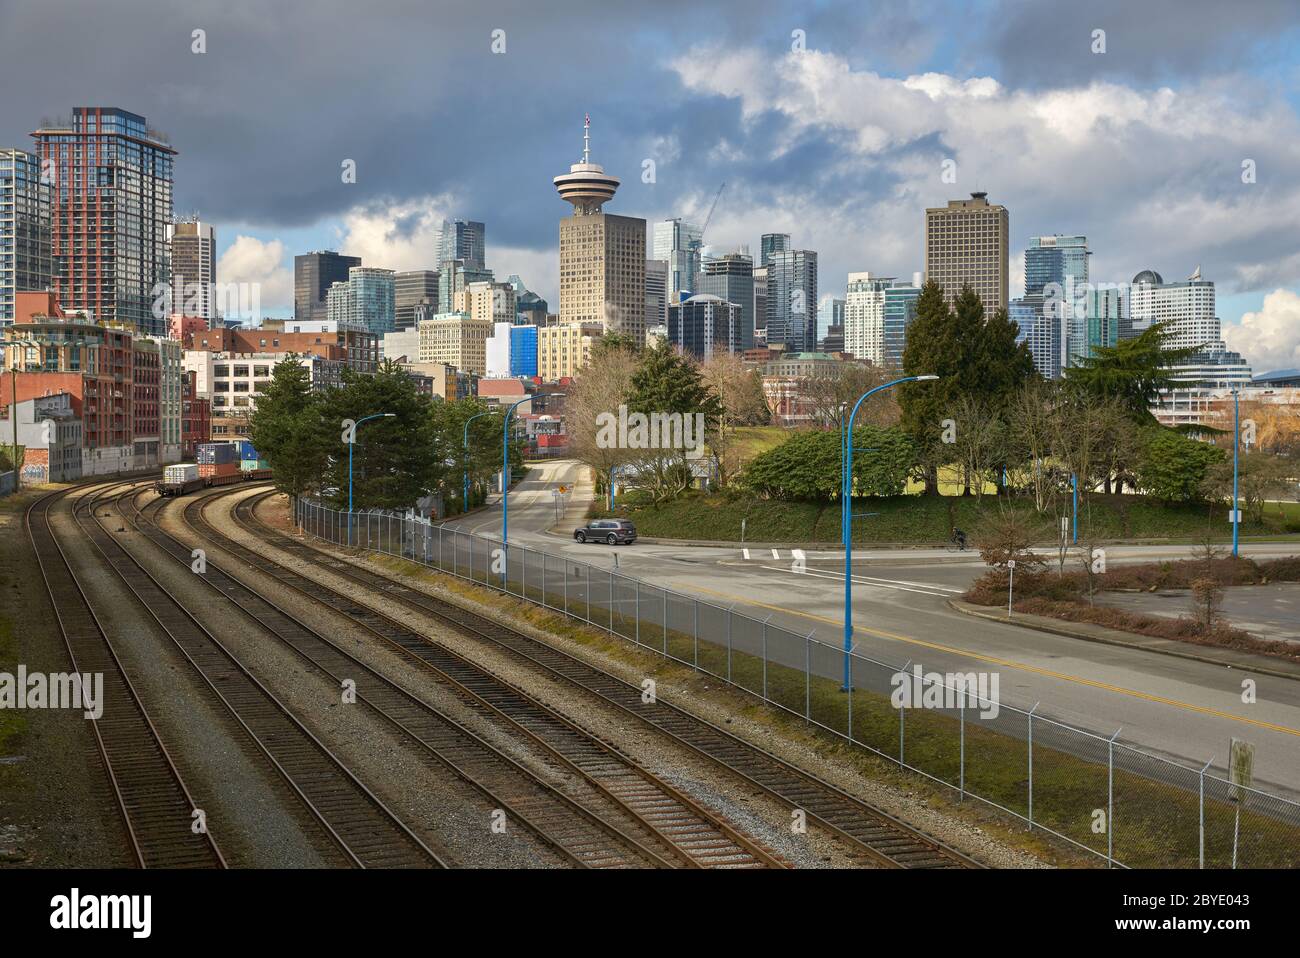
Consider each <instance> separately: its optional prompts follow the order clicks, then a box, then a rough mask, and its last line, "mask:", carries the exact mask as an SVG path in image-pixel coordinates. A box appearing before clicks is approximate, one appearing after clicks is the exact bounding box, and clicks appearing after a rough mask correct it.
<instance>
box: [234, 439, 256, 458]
mask: <svg viewBox="0 0 1300 958" xmlns="http://www.w3.org/2000/svg"><path fill="white" fill-rule="evenodd" d="M237 445H238V446H239V458H240V459H256V458H257V450H256V449H254V448H253V444H252V443H251V442H249V441H248V440H247V439H241V440H239V442H238V444H237Z"/></svg>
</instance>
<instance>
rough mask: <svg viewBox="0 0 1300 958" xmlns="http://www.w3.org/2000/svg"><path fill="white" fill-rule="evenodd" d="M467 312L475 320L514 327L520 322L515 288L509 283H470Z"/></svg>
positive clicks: (466, 295)
mask: <svg viewBox="0 0 1300 958" xmlns="http://www.w3.org/2000/svg"><path fill="white" fill-rule="evenodd" d="M465 312H467V313H469V314H470V315H471V316H473V317H474V318H475V319H486V320H487V321H488V322H489V323H507V324H509V325H511V326H513V325H514V324H515V323H516V322H517V320H518V317H517V315H516V312H515V288H514V287H513V286H511V285H510V284H509V283H486V282H484V283H470V284H469V285H468V286H467V287H465ZM489 375H490V374H489Z"/></svg>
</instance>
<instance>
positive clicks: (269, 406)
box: [249, 355, 327, 496]
mask: <svg viewBox="0 0 1300 958" xmlns="http://www.w3.org/2000/svg"><path fill="white" fill-rule="evenodd" d="M320 405H321V397H320V395H319V394H318V393H315V392H313V391H312V388H311V373H310V372H309V371H308V370H307V368H306V367H305V366H303V365H302V363H300V362H299V361H298V359H297V357H296V356H292V355H290V356H286V357H285V358H284V359H282V360H280V362H278V363H276V365H275V369H274V370H272V373H271V380H270V382H269V383H268V385H267V387H266V390H265V391H264V392H262V393H259V394H258V396H257V405H256V407H255V409H254V410H253V414H252V416H250V417H249V425H250V436H251V439H252V442H253V446H254V447H255V448H256V449H257V451H258V454H259V455H260V456H262V457H263V458H264V459H266V460H267V461H268V462H270V463H271V467H272V469H273V470H274V476H275V484H276V487H277V488H279V489H281V490H282V491H284V492H287V493H289V494H290V495H293V496H300V495H302V494H303V493H304V492H307V491H308V490H309V489H312V488H314V487H315V486H316V485H317V483H318V481H319V479H320V476H321V473H322V472H323V471H324V468H325V462H326V448H327V443H326V440H325V437H324V435H323V432H322V429H321V417H320Z"/></svg>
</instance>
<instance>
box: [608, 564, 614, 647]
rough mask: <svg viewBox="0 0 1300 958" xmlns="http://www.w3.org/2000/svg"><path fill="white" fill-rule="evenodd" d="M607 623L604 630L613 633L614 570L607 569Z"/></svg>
mask: <svg viewBox="0 0 1300 958" xmlns="http://www.w3.org/2000/svg"><path fill="white" fill-rule="evenodd" d="M608 611H609V623H608V625H607V626H606V630H607V631H608V632H609V634H610V635H613V634H614V570H613V569H610V570H609V610H608Z"/></svg>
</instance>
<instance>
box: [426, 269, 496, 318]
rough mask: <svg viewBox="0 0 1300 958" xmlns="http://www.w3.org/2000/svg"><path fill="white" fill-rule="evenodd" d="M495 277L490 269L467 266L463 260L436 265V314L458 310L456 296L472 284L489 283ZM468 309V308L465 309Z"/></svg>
mask: <svg viewBox="0 0 1300 958" xmlns="http://www.w3.org/2000/svg"><path fill="white" fill-rule="evenodd" d="M494 278H495V277H494V276H493V274H492V270H490V269H480V268H479V267H477V266H467V265H466V264H465V262H464V261H463V260H459V259H449V260H444V261H443V262H441V263H439V264H438V312H440V313H452V312H456V311H457V310H458V307H457V306H456V296H457V294H458V293H461V294H463V293H464V292H465V290H466V289H468V288H469V286H470V285H472V284H473V283H490V282H492V281H493V279H494ZM466 308H468V307H466Z"/></svg>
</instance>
